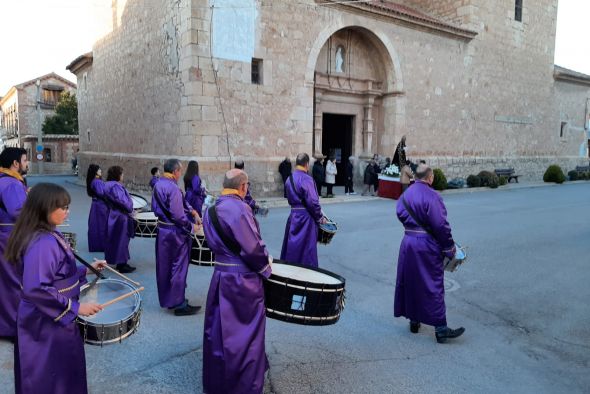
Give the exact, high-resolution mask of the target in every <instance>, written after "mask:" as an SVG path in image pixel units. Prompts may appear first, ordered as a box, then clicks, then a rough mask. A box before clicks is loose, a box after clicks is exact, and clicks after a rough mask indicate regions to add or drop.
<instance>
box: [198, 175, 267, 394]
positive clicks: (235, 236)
mask: <svg viewBox="0 0 590 394" xmlns="http://www.w3.org/2000/svg"><path fill="white" fill-rule="evenodd" d="M223 187H224V189H223V191H222V193H221V196H220V197H219V198H218V199H217V201H216V202H215V206H214V207H211V208H209V209H208V210H207V211H206V212H204V217H203V227H204V231H205V237H206V238H207V242H208V244H209V247H210V248H211V250H212V251H213V252H214V253H215V257H216V261H217V264H216V265H215V272H214V273H213V277H212V278H211V284H210V286H209V294H208V295H207V307H206V312H205V328H204V334H203V392H204V393H207V394H216V393H219V394H221V393H224V394H227V393H241V394H248V393H251V394H255V393H262V391H263V388H264V373H265V372H266V370H268V360H267V358H266V353H265V348H264V337H265V328H266V317H265V307H264V286H263V282H262V281H263V279H264V278H268V277H269V276H270V274H271V263H272V257H270V256H269V254H268V251H267V250H266V246H265V244H264V242H263V241H262V239H261V237H260V229H259V228H258V224H257V222H256V220H255V219H254V215H253V213H252V210H251V209H250V208H249V207H248V205H247V204H246V203H245V201H244V197H245V196H246V193H247V190H248V175H246V173H245V172H244V171H242V170H238V169H233V170H230V171H228V172H227V173H226V174H225V179H224V180H223ZM212 209H214V210H215V215H212V214H211V213H212Z"/></svg>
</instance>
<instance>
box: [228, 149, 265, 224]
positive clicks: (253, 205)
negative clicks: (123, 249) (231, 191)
mask: <svg viewBox="0 0 590 394" xmlns="http://www.w3.org/2000/svg"><path fill="white" fill-rule="evenodd" d="M234 168H236V169H238V170H242V171H244V160H236V162H235V163H234ZM244 202H245V203H246V204H248V206H249V207H250V209H252V212H253V213H254V215H258V214H260V215H262V216H266V215H267V214H268V208H266V207H261V206H260V205H258V203H257V202H256V200H255V199H254V197H252V194H250V184H249V183H248V191H247V192H246V197H244Z"/></svg>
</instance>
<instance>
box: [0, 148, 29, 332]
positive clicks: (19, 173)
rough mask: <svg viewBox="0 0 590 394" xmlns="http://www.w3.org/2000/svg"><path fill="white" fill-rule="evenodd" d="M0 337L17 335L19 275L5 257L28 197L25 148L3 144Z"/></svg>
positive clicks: (0, 225)
mask: <svg viewBox="0 0 590 394" xmlns="http://www.w3.org/2000/svg"><path fill="white" fill-rule="evenodd" d="M0 167H1V168H0V337H10V338H14V337H16V311H17V309H18V303H19V302H20V294H21V287H20V283H21V281H20V275H18V274H17V271H16V269H15V266H14V265H13V264H10V263H8V262H7V261H6V259H5V258H4V251H5V248H6V244H7V242H8V238H9V237H10V232H11V231H12V228H13V226H14V223H15V222H16V218H17V216H18V214H19V212H20V210H21V208H22V207H23V205H24V204H25V200H26V199H27V188H26V186H25V182H24V179H23V175H25V174H26V173H27V170H28V167H29V163H28V162H27V151H26V150H24V149H21V148H5V149H4V150H3V151H2V153H0Z"/></svg>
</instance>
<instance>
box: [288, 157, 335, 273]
mask: <svg viewBox="0 0 590 394" xmlns="http://www.w3.org/2000/svg"><path fill="white" fill-rule="evenodd" d="M308 171H309V155H308V154H307V153H300V154H298V155H297V159H296V160H295V171H294V172H293V174H291V177H290V178H292V179H288V180H287V182H286V183H285V188H286V189H287V200H288V201H289V205H290V206H291V214H290V215H289V219H287V225H286V226H285V237H284V238H283V248H282V250H281V260H286V261H290V262H293V263H297V264H303V265H307V266H310V267H315V268H317V267H318V248H317V242H318V225H319V224H320V223H325V222H326V218H325V217H324V214H323V213H322V207H321V206H320V200H319V197H318V191H317V188H316V185H315V183H314V180H313V178H312V177H311V176H310V175H309V174H308ZM291 180H292V182H291Z"/></svg>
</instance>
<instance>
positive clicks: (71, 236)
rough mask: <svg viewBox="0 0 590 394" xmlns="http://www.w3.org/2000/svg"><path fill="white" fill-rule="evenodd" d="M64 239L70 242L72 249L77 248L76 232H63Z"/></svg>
mask: <svg viewBox="0 0 590 394" xmlns="http://www.w3.org/2000/svg"><path fill="white" fill-rule="evenodd" d="M62 235H63V236H64V239H65V240H66V241H67V242H68V243H69V244H70V247H71V248H72V250H76V244H77V242H76V233H68V232H65V231H64V232H62Z"/></svg>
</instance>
